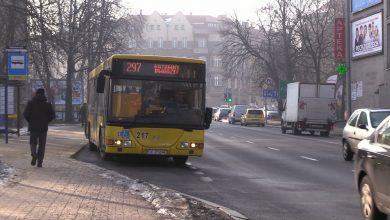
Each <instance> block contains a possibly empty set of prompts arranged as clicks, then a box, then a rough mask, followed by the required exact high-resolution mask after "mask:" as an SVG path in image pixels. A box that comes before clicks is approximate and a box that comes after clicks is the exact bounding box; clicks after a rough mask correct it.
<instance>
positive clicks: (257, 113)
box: [241, 109, 265, 127]
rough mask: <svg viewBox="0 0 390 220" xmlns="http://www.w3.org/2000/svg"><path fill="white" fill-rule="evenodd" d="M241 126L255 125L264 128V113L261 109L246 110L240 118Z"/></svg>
mask: <svg viewBox="0 0 390 220" xmlns="http://www.w3.org/2000/svg"><path fill="white" fill-rule="evenodd" d="M241 125H245V126H247V125H257V126H262V127H264V126H265V118H264V111H263V110H261V109H247V110H246V111H245V113H244V114H243V115H242V116H241Z"/></svg>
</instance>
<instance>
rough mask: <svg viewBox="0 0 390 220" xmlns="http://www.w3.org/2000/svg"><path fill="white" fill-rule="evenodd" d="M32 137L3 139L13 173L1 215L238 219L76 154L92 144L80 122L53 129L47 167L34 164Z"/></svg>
mask: <svg viewBox="0 0 390 220" xmlns="http://www.w3.org/2000/svg"><path fill="white" fill-rule="evenodd" d="M63 129H66V130H67V131H64V130H63ZM64 134H67V136H66V138H69V139H64V137H63V136H64ZM28 138H29V137H28V136H21V137H19V138H18V137H17V136H11V137H10V139H9V144H5V143H4V139H3V138H0V162H1V163H0V168H1V167H2V166H3V167H4V166H5V165H4V164H6V167H8V168H7V170H8V173H9V175H11V177H10V179H9V180H8V181H7V182H6V183H5V185H4V184H2V182H1V179H0V219H47V220H49V219H50V220H52V219H80V220H81V219H83V220H84V219H137V220H138V219H141V220H149V219H164V220H165V219H232V218H231V217H229V216H228V215H227V214H226V213H224V212H222V211H221V210H220V209H218V208H215V207H210V206H208V205H206V204H204V203H202V202H199V204H200V205H202V208H203V210H202V213H196V212H194V211H193V210H192V209H195V210H201V208H200V207H199V206H198V207H193V205H192V203H191V204H190V202H191V201H193V200H192V199H188V198H186V197H184V196H182V195H181V194H179V193H177V192H175V191H173V190H169V189H163V188H160V187H157V186H154V185H151V184H148V183H144V182H142V181H139V180H133V179H129V178H127V177H125V176H122V175H120V174H118V173H116V172H113V171H110V170H105V169H102V168H100V167H97V166H95V165H92V164H88V163H84V162H80V161H76V160H74V159H71V158H70V157H71V155H73V154H74V153H75V152H77V151H78V150H80V149H81V148H82V147H83V146H84V145H85V144H86V140H85V139H84V137H83V133H82V131H81V128H80V127H79V126H68V127H61V128H55V127H54V128H51V129H50V130H49V134H48V146H47V147H46V155H45V159H44V163H43V168H37V167H33V166H31V165H30V160H31V157H30V154H29V144H28ZM61 139H62V140H61ZM56 140H57V142H56ZM64 140H66V141H64ZM65 142H66V144H64V143H65ZM6 173H7V172H6ZM0 178H1V175H0ZM209 217H210V218H209Z"/></svg>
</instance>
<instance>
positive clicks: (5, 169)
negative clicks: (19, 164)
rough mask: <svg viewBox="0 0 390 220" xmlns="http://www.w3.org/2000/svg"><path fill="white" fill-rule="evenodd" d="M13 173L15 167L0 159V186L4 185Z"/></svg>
mask: <svg viewBox="0 0 390 220" xmlns="http://www.w3.org/2000/svg"><path fill="white" fill-rule="evenodd" d="M14 175H15V169H14V168H12V167H10V166H7V165H6V164H3V163H1V161H0V186H4V185H5V184H6V183H7V182H8V180H9V179H10V178H11V177H13V176H14Z"/></svg>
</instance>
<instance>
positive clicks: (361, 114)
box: [342, 109, 390, 161]
mask: <svg viewBox="0 0 390 220" xmlns="http://www.w3.org/2000/svg"><path fill="white" fill-rule="evenodd" d="M388 115H390V109H357V110H355V111H354V112H353V113H352V115H351V117H349V119H348V121H347V123H346V125H345V127H344V130H343V138H342V144H343V151H342V152H343V158H344V160H346V161H350V160H352V158H353V155H354V154H355V152H356V149H357V145H358V143H359V142H360V141H361V140H363V139H365V138H367V137H368V136H370V135H371V134H372V132H373V131H374V130H375V128H376V127H378V125H379V124H380V123H381V122H382V121H383V119H385V118H386V117H387V116H388Z"/></svg>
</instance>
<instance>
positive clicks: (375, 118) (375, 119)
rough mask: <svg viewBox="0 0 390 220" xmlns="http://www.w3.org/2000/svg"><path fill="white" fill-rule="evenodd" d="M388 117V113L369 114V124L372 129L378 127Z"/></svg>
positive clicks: (389, 112) (389, 113)
mask: <svg viewBox="0 0 390 220" xmlns="http://www.w3.org/2000/svg"><path fill="white" fill-rule="evenodd" d="M389 115H390V111H380V112H371V113H370V118H371V124H372V127H373V128H376V127H378V125H379V124H380V123H381V122H382V121H383V119H385V118H386V117H387V116H389Z"/></svg>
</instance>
